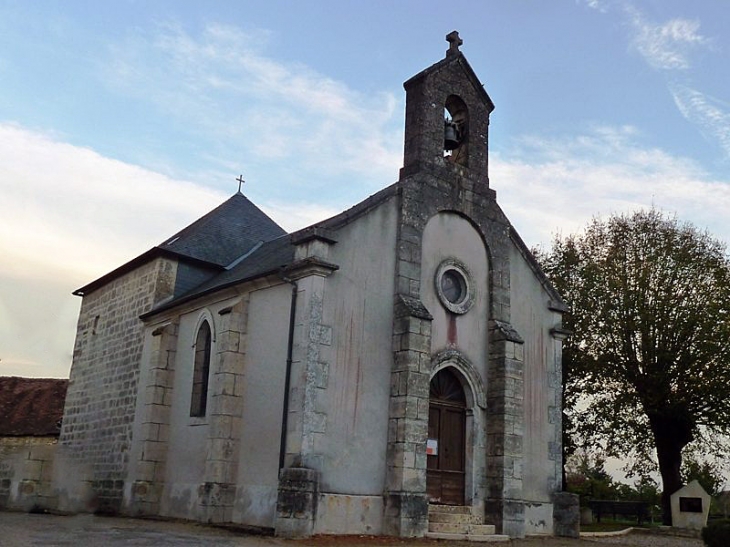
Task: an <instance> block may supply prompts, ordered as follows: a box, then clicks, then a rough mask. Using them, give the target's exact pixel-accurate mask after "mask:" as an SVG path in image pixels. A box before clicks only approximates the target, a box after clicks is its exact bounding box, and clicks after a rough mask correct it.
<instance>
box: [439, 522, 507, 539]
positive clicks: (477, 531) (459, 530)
mask: <svg viewBox="0 0 730 547" xmlns="http://www.w3.org/2000/svg"><path fill="white" fill-rule="evenodd" d="M428 531H429V532H437V533H444V534H468V535H479V536H489V535H493V534H494V525H493V524H468V523H457V522H433V521H429V523H428Z"/></svg>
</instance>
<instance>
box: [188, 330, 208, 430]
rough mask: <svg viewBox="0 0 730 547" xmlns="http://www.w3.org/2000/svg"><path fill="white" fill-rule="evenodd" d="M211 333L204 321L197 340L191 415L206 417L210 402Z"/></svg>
mask: <svg viewBox="0 0 730 547" xmlns="http://www.w3.org/2000/svg"><path fill="white" fill-rule="evenodd" d="M211 338H212V337H211V333H210V325H209V324H208V321H203V323H202V324H201V325H200V328H199V329H198V336H197V337H196V338H195V367H194V369H193V389H192V396H191V397H190V415H191V416H196V417H202V416H205V407H206V403H207V402H208V376H209V375H210V346H211Z"/></svg>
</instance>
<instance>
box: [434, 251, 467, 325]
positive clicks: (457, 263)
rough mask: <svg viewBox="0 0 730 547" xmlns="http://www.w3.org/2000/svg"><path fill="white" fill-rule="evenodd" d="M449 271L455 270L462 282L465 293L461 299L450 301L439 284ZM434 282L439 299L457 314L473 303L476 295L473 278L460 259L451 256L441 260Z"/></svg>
mask: <svg viewBox="0 0 730 547" xmlns="http://www.w3.org/2000/svg"><path fill="white" fill-rule="evenodd" d="M450 271H451V272H456V274H457V275H458V276H459V277H460V278H461V279H462V280H463V282H464V293H465V295H464V296H463V298H461V300H459V302H451V300H449V299H448V298H447V296H446V295H445V294H444V292H443V288H442V286H441V279H442V278H443V276H444V275H445V274H446V273H447V272H450ZM434 283H435V286H436V294H437V295H438V298H439V301H440V302H441V304H442V305H443V306H444V307H445V308H446V309H447V310H449V311H450V312H452V313H456V314H458V315H463V314H465V313H466V312H468V311H469V310H470V309H471V307H472V305H473V304H474V299H475V297H476V294H475V291H474V280H473V277H472V275H471V273H470V272H469V269H468V268H467V267H466V264H464V263H463V262H462V261H461V260H458V259H457V258H453V257H450V258H447V259H445V260H442V261H441V263H440V264H439V265H438V267H437V268H436V276H435V277H434Z"/></svg>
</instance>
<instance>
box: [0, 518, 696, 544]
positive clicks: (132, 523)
mask: <svg viewBox="0 0 730 547" xmlns="http://www.w3.org/2000/svg"><path fill="white" fill-rule="evenodd" d="M602 544H603V545H614V546H618V547H702V541H701V540H698V539H690V538H677V537H669V536H658V535H649V534H646V533H632V534H628V535H624V536H617V537H601V538H581V539H579V540H578V539H563V538H552V537H550V538H527V539H518V540H512V541H509V542H504V543H482V544H481V545H505V546H509V547H538V546H541V547H542V546H544V547H600V546H601V545H602ZM130 545H135V546H146V547H171V546H176V547H177V546H184V547H197V546H201V547H202V546H206V547H207V546H210V545H215V546H216V547H272V546H277V547H475V546H476V545H480V544H479V543H476V544H475V543H471V542H467V541H437V540H428V539H395V538H383V537H362V536H336V537H333V536H323V537H314V538H309V539H306V540H284V539H280V538H274V537H266V536H253V535H246V534H243V533H241V532H239V531H234V530H226V529H221V528H213V527H209V526H203V525H199V524H193V523H189V522H170V521H157V520H146V519H145V520H143V519H129V518H111V517H101V516H94V515H75V516H58V515H37V514H28V513H11V512H0V547H28V546H33V547H35V546H43V547H71V546H72V547H78V546H80V547H96V546H100V547H122V546H124V547H128V546H130Z"/></svg>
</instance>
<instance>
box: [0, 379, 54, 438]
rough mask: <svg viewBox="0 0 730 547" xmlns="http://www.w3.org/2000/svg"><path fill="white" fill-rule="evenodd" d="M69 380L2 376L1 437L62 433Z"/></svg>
mask: <svg viewBox="0 0 730 547" xmlns="http://www.w3.org/2000/svg"><path fill="white" fill-rule="evenodd" d="M67 387H68V380H59V379H55V378H18V377H15V376H10V377H8V376H0V436H5V437H8V436H10V437H20V436H35V437H40V436H58V434H59V431H60V427H59V425H60V421H61V418H62V417H63V404H64V401H65V400H66V388H67Z"/></svg>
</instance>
